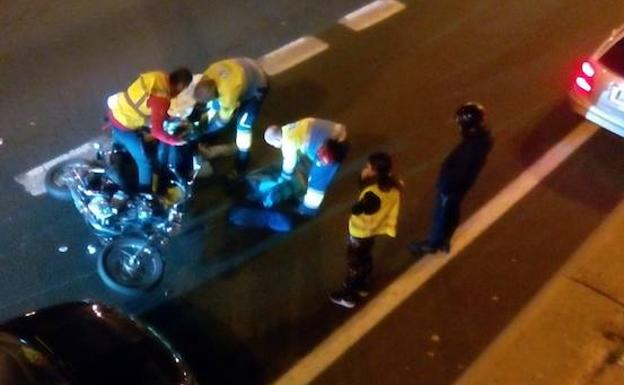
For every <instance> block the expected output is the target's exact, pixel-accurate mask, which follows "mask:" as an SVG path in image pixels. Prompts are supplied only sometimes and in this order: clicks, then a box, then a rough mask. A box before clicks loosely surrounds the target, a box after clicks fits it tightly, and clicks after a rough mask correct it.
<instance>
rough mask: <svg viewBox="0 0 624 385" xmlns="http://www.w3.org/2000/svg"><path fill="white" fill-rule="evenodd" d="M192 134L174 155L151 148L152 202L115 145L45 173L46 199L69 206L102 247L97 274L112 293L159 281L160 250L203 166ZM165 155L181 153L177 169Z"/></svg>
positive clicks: (164, 149)
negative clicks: (155, 177) (155, 192)
mask: <svg viewBox="0 0 624 385" xmlns="http://www.w3.org/2000/svg"><path fill="white" fill-rule="evenodd" d="M195 128H196V127H195ZM196 131H197V130H196V129H191V130H190V132H189V133H187V137H188V141H187V143H186V144H185V145H183V146H180V147H176V148H175V149H173V148H171V147H170V146H167V145H163V144H161V143H156V144H154V145H153V146H152V147H151V153H152V156H154V157H155V159H157V161H156V162H155V163H156V167H157V170H159V172H158V174H159V186H160V187H159V194H158V195H157V197H156V198H154V196H153V195H151V194H141V193H138V192H136V184H137V182H136V181H137V178H136V167H134V166H135V163H134V161H133V159H132V157H131V156H130V154H129V153H127V152H126V151H125V149H123V148H122V147H121V146H119V145H117V144H112V145H111V146H108V147H106V146H101V147H100V149H99V150H98V152H97V155H96V158H95V159H93V160H87V159H70V160H67V161H64V162H61V163H59V164H57V165H56V166H54V167H52V168H51V169H50V170H48V172H47V174H46V178H45V185H46V189H47V191H48V193H49V194H50V195H52V196H53V197H55V198H58V199H64V200H71V201H73V203H74V205H75V206H76V209H77V210H78V212H79V213H80V214H82V216H83V217H84V219H85V221H86V223H87V224H88V225H89V226H90V227H91V228H92V229H93V231H94V233H95V235H96V236H97V237H98V239H99V241H100V243H101V244H102V245H103V247H102V249H101V252H100V253H99V256H98V263H97V271H98V275H99V276H100V278H101V279H102V281H103V282H104V283H105V284H106V285H107V286H108V287H110V288H111V289H113V290H115V291H117V292H120V293H123V294H138V293H142V292H144V291H146V290H148V289H150V288H152V287H153V286H155V285H156V284H157V283H158V282H159V281H160V279H161V277H162V275H163V273H164V260H163V257H162V250H163V247H164V246H166V245H167V243H168V241H169V240H170V238H171V237H172V236H173V235H175V234H176V233H178V232H179V230H180V228H181V226H182V219H183V216H184V213H185V212H186V211H187V209H188V206H189V202H190V200H191V197H192V195H193V191H192V186H193V182H194V181H195V179H196V177H197V175H198V172H199V170H200V168H201V165H202V161H203V159H202V157H201V156H200V155H199V154H198V152H197V151H196V149H197V146H196V142H195V138H196V137H197V136H198V133H197V132H196ZM169 151H180V153H181V154H182V156H184V158H183V160H182V162H180V163H181V164H178V165H172V164H170V163H169V161H168V159H169V156H168V155H169Z"/></svg>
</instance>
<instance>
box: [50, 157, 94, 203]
mask: <svg viewBox="0 0 624 385" xmlns="http://www.w3.org/2000/svg"><path fill="white" fill-rule="evenodd" d="M91 166H92V163H91V162H90V161H88V160H86V159H67V160H65V161H63V162H60V163H59V164H57V165H55V166H53V167H52V168H50V169H49V170H48V172H47V173H46V175H45V179H44V186H45V189H46V192H47V193H48V194H49V195H50V196H51V197H52V198H56V199H59V200H62V201H70V200H71V199H72V197H71V192H70V191H69V187H68V186H67V179H68V178H69V177H70V176H69V173H71V172H73V171H74V170H76V169H79V168H80V169H85V168H89V167H91Z"/></svg>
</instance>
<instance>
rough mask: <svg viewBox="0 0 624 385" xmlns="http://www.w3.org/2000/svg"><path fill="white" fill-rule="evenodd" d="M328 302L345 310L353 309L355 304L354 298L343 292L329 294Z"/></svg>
mask: <svg viewBox="0 0 624 385" xmlns="http://www.w3.org/2000/svg"><path fill="white" fill-rule="evenodd" d="M329 300H330V301H332V302H333V303H335V304H336V305H338V306H342V307H346V308H347V309H353V308H354V307H355V304H356V301H355V296H354V295H353V294H350V293H348V292H346V291H345V290H340V291H337V292H334V293H331V294H330V295H329Z"/></svg>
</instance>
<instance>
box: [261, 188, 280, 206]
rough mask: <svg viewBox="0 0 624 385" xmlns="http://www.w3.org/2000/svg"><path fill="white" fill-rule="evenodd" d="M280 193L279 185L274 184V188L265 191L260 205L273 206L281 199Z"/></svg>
mask: <svg viewBox="0 0 624 385" xmlns="http://www.w3.org/2000/svg"><path fill="white" fill-rule="evenodd" d="M281 195H282V194H281V190H280V188H279V185H275V186H274V188H272V189H271V190H269V191H267V193H266V194H265V195H264V199H263V200H262V205H263V206H264V207H266V208H270V207H273V206H275V205H276V204H277V203H279V202H280V201H281V199H282V196H281Z"/></svg>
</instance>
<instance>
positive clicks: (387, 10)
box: [338, 0, 405, 31]
mask: <svg viewBox="0 0 624 385" xmlns="http://www.w3.org/2000/svg"><path fill="white" fill-rule="evenodd" d="M404 9H405V4H403V3H401V2H400V1H396V0H375V1H373V2H372V3H369V4H367V5H365V6H363V7H362V8H359V9H357V10H355V11H353V12H351V13H349V14H348V15H346V16H345V17H343V18H342V19H340V20H338V22H339V23H340V24H342V25H344V26H345V27H347V28H351V29H352V30H354V31H361V30H363V29H366V28H368V27H370V26H372V25H374V24H377V23H379V22H380V21H382V20H385V19H387V18H389V17H390V16H392V15H394V14H396V13H398V12H401V11H402V10H404Z"/></svg>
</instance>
